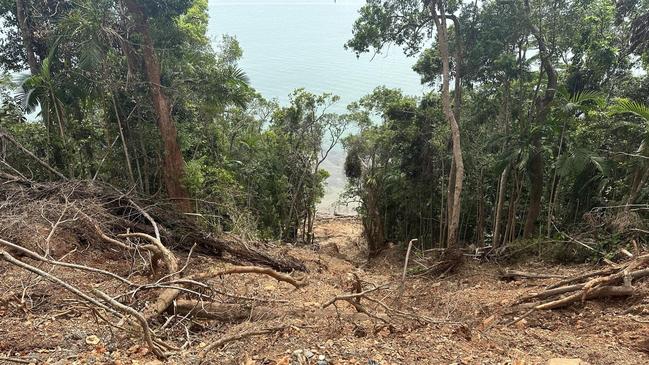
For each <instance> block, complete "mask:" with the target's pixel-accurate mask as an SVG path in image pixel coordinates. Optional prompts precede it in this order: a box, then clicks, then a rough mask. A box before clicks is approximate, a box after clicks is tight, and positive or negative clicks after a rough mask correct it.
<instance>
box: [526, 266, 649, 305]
mask: <svg viewBox="0 0 649 365" xmlns="http://www.w3.org/2000/svg"><path fill="white" fill-rule="evenodd" d="M624 276H625V275H623V274H621V275H616V276H615V277H614V278H613V279H609V280H607V283H609V284H610V283H614V282H621V281H622V280H623V278H624ZM628 276H629V277H631V278H632V279H639V278H643V277H645V276H649V269H642V270H637V271H632V272H630V273H628ZM585 287H586V283H582V284H575V285H570V286H563V287H559V288H554V289H550V290H545V291H542V292H540V293H535V294H532V295H528V296H526V297H523V298H520V299H519V300H517V301H516V303H523V302H527V301H530V300H534V299H544V298H549V297H552V296H555V295H560V294H565V293H569V292H573V291H577V290H583V289H584V288H585Z"/></svg>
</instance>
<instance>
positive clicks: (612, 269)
mask: <svg viewBox="0 0 649 365" xmlns="http://www.w3.org/2000/svg"><path fill="white" fill-rule="evenodd" d="M618 270H619V268H615V267H607V268H605V269H602V270H596V271H591V272H587V273H585V274H581V275H577V276H573V277H570V278H566V279H565V280H561V281H559V282H558V283H556V284H552V285H549V286H548V287H547V288H546V289H554V288H558V287H561V286H564V285H568V284H572V283H576V282H579V281H582V280H585V279H589V278H592V277H594V276H600V275H610V274H612V273H614V272H616V271H618Z"/></svg>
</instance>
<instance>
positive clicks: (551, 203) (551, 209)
mask: <svg viewBox="0 0 649 365" xmlns="http://www.w3.org/2000/svg"><path fill="white" fill-rule="evenodd" d="M566 125H567V119H566V120H564V122H563V127H562V128H561V137H560V138H559V149H558V150H557V156H556V157H555V159H554V160H555V164H554V171H553V173H552V184H551V185H550V195H549V197H548V220H547V227H546V236H547V237H550V235H551V234H552V223H553V220H554V207H555V202H556V200H557V199H556V195H557V186H558V169H557V162H558V161H559V158H561V153H562V152H563V138H564V136H565V133H566Z"/></svg>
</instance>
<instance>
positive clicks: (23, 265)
mask: <svg viewBox="0 0 649 365" xmlns="http://www.w3.org/2000/svg"><path fill="white" fill-rule="evenodd" d="M0 256H1V257H2V259H3V260H5V261H7V262H9V263H11V264H14V265H16V266H18V267H20V268H22V269H25V270H27V271H30V272H32V273H34V274H36V275H39V276H41V277H43V278H45V279H47V280H49V281H51V282H53V283H56V284H59V285H61V286H62V287H64V288H65V289H67V290H68V291H70V292H72V293H73V294H75V295H76V296H78V297H80V298H82V299H84V300H85V301H87V302H89V303H91V304H93V305H96V306H97V307H99V308H103V309H105V310H107V311H109V312H111V313H113V314H115V315H118V316H119V313H118V312H116V311H115V310H114V309H112V308H110V307H108V306H107V305H105V304H103V303H101V302H99V301H97V300H96V299H94V298H92V297H90V296H89V295H88V294H85V293H84V292H82V291H81V290H80V289H78V288H76V287H75V286H73V285H71V284H68V283H67V282H65V281H63V280H61V279H59V278H58V277H56V276H54V275H52V274H50V273H47V272H45V271H43V270H41V269H39V268H37V267H34V266H32V265H29V264H26V263H24V262H22V261H20V260H17V259H16V258H14V257H13V256H11V255H10V254H9V253H8V252H7V251H4V250H0Z"/></svg>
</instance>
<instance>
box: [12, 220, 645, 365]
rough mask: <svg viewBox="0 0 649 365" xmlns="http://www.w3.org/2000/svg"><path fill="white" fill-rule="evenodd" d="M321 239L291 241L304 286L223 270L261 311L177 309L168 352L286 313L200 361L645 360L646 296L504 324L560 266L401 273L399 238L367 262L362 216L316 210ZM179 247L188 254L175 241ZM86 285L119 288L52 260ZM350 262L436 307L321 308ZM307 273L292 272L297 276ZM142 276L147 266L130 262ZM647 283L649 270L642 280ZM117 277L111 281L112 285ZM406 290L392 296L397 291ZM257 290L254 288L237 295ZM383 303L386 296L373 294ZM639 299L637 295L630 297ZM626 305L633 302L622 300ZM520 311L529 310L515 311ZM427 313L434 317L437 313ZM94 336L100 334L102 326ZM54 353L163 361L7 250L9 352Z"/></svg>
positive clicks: (80, 251)
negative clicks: (321, 214) (306, 243)
mask: <svg viewBox="0 0 649 365" xmlns="http://www.w3.org/2000/svg"><path fill="white" fill-rule="evenodd" d="M316 228H317V230H316V242H317V244H318V245H317V246H319V247H320V249H319V250H318V249H317V248H314V247H308V248H299V247H295V248H286V247H285V246H280V245H278V246H276V247H274V248H272V250H274V251H275V253H290V254H291V255H292V256H294V257H296V258H299V259H301V260H303V261H304V262H305V263H306V265H307V267H308V269H309V273H308V274H307V275H308V280H309V285H308V286H306V287H304V288H300V289H297V290H296V289H295V288H293V287H292V286H290V285H289V284H287V283H284V282H277V281H276V280H274V279H272V278H270V277H265V276H260V275H254V274H244V275H228V276H224V277H222V278H219V279H218V280H217V281H214V282H212V285H213V286H214V287H216V288H218V289H219V290H220V291H221V292H222V293H226V294H228V295H230V296H225V295H219V296H218V298H219V299H220V300H221V301H223V302H225V303H239V304H240V303H247V304H248V305H250V306H252V307H253V309H252V313H254V316H252V317H251V318H250V320H244V321H243V322H237V323H216V322H209V321H200V320H192V321H182V322H180V321H171V322H170V325H169V328H170V331H171V332H172V333H173V334H174V338H170V339H168V340H170V341H173V342H174V343H175V344H177V345H178V346H182V350H181V351H180V352H179V353H178V354H177V355H174V356H172V357H171V358H170V359H169V360H168V363H171V364H174V363H175V364H193V363H198V362H199V359H198V358H197V356H196V354H197V353H198V351H200V349H201V348H204V347H205V346H206V345H208V344H209V343H211V342H213V341H216V340H217V339H219V338H222V337H223V336H231V335H236V334H238V333H242V332H245V331H250V330H255V329H257V330H258V329H265V328H270V327H276V326H280V325H288V326H292V327H288V328H286V329H284V330H280V331H277V332H274V333H271V334H266V335H260V336H254V337H249V338H245V339H242V340H239V341H233V342H229V343H228V344H226V345H225V346H224V347H221V348H218V349H215V350H214V351H212V352H211V353H210V354H209V355H208V357H207V359H205V363H210V364H245V365H252V364H267V365H271V364H276V365H292V364H293V363H292V362H291V357H292V354H293V352H294V351H296V350H308V351H304V353H307V352H312V353H313V354H314V356H313V357H312V358H311V360H309V361H307V362H303V364H316V363H317V357H318V356H319V355H324V356H326V359H327V362H328V363H329V364H348V365H351V364H359V365H360V364H382V365H387V364H518V365H521V364H546V363H547V361H548V359H551V358H579V359H581V360H582V361H584V362H585V363H588V364H593V365H596V364H602V365H605V364H606V365H609V364H628V365H639V364H649V355H648V353H647V351H649V310H648V308H649V301H648V300H647V299H644V298H642V297H632V298H627V299H615V300H597V301H588V302H585V303H579V304H575V305H572V306H570V307H567V308H565V309H561V310H553V311H544V312H535V313H533V314H531V315H530V316H529V317H527V318H526V319H525V320H524V321H521V322H518V323H517V324H514V325H511V326H506V325H505V323H506V322H508V321H510V320H511V319H512V318H513V317H512V315H511V314H508V312H509V311H510V310H511V304H512V303H513V302H514V301H515V299H516V298H518V297H520V296H522V295H524V294H528V293H530V292H534V291H538V290H541V289H542V288H543V287H544V286H545V285H547V284H550V283H553V282H555V281H556V279H534V280H521V281H509V282H507V281H501V280H500V279H499V272H500V271H499V270H501V269H502V267H498V266H497V265H495V264H489V263H487V264H485V263H477V262H472V261H470V260H468V261H467V262H466V263H465V264H464V265H463V266H462V268H461V269H459V271H458V272H455V273H452V274H450V275H449V276H447V277H444V278H437V277H435V278H431V277H414V276H411V277H409V278H408V279H407V280H406V283H405V286H404V288H403V292H402V293H400V292H399V289H398V284H399V283H400V280H401V273H402V271H401V270H402V265H403V261H402V259H401V258H402V257H403V248H402V247H394V248H391V249H390V250H388V252H386V253H385V254H384V255H383V256H381V257H380V258H377V259H375V260H373V261H372V262H371V263H369V264H368V263H366V262H365V260H364V244H363V240H362V237H361V226H360V223H359V221H358V220H356V219H354V218H332V219H320V220H319V221H318V223H317V227H316ZM74 246H76V251H75V252H73V253H72V254H70V255H69V256H68V257H67V259H68V260H70V261H73V260H80V261H82V262H84V263H86V264H92V265H95V266H97V267H101V268H107V269H111V270H113V271H116V272H119V273H121V274H126V273H128V272H129V271H130V270H131V266H130V265H131V263H130V262H129V261H127V260H125V259H124V257H123V255H121V254H118V253H115V252H111V251H106V250H100V249H98V248H94V247H93V246H92V245H91V244H84V243H79V242H75V243H74ZM178 255H179V257H182V258H183V259H184V258H185V257H186V253H185V254H181V253H178ZM190 263H191V265H190V268H191V271H195V272H199V271H201V270H204V269H206V268H214V267H224V268H225V267H228V266H229V265H228V264H225V263H223V262H221V261H218V260H217V259H215V258H212V257H208V256H200V255H195V256H192V259H191V261H190ZM511 268H512V269H519V270H525V271H532V272H539V273H552V274H563V275H570V274H575V273H578V272H583V271H586V270H589V269H592V267H589V266H586V265H580V266H549V265H547V264H543V263H534V262H527V263H524V264H521V265H517V266H513V267H511ZM51 273H52V274H55V275H58V276H60V277H62V278H65V279H66V280H68V281H70V282H72V283H74V284H75V285H78V286H85V287H87V286H92V285H97V286H99V287H101V288H102V289H104V290H105V291H108V292H110V291H111V290H110V289H111V288H107V287H106V286H105V285H107V284H106V283H108V281H105V278H103V277H101V276H99V275H89V274H87V273H79V272H71V271H69V270H62V269H58V268H57V269H54V270H53V271H51ZM353 274H356V275H358V277H359V278H360V279H361V280H362V282H363V283H364V287H365V288H367V287H371V286H372V284H374V285H380V284H383V283H392V285H391V286H390V287H389V289H387V290H381V291H376V292H374V293H372V294H371V295H372V296H373V297H374V298H376V299H377V300H380V301H382V302H384V303H385V304H386V305H389V306H390V307H392V308H399V309H400V310H401V311H403V312H407V313H414V314H416V315H418V316H425V317H427V318H433V319H436V320H439V322H440V323H436V324H433V323H424V321H417V320H405V319H402V320H399V319H395V318H390V319H389V321H390V325H385V324H383V323H382V322H381V321H377V320H373V319H372V318H370V317H368V316H367V315H365V314H361V313H357V312H356V310H355V309H354V308H353V307H352V306H351V305H349V304H348V303H346V302H337V304H336V306H329V307H327V308H324V309H323V308H322V307H321V305H322V304H323V303H325V302H327V301H328V300H329V299H331V298H333V297H334V296H336V295H342V294H347V293H349V292H350V290H351V287H352V285H353ZM299 275H300V274H296V276H299ZM130 279H131V280H133V281H138V282H139V281H141V282H146V281H147V280H148V278H147V277H146V276H145V275H144V274H141V276H139V274H138V275H133V276H132V277H131V278H130ZM634 285H635V286H637V287H638V288H640V289H641V291H644V292H646V291H647V288H648V287H647V284H646V283H642V282H640V283H635V284H634ZM112 289H116V288H112ZM399 294H401V295H400V300H399V301H395V298H397V297H399ZM232 295H236V296H239V297H247V298H253V299H255V300H246V299H242V298H234V297H232ZM367 308H368V309H370V310H371V311H373V312H375V313H377V314H380V313H381V308H380V307H379V306H376V305H371V303H369V304H367ZM630 308H636V309H635V310H633V311H630V312H629V311H628V309H630ZM627 312H629V313H627ZM519 314H520V313H519ZM429 322H430V321H429ZM93 336H96V338H95V337H93ZM15 361H23V362H24V363H52V364H86V363H87V364H91V363H92V364H150V365H153V364H160V362H158V360H156V359H155V357H154V356H153V355H152V354H150V353H148V351H147V349H146V347H145V346H144V345H143V343H141V341H140V339H138V338H133V337H131V336H128V335H127V334H124V333H121V330H119V329H115V328H112V329H111V328H110V326H108V325H106V322H104V321H102V320H101V319H100V318H98V317H97V314H96V313H94V312H93V311H91V310H89V309H88V308H87V307H86V306H85V305H83V304H82V303H81V302H80V301H79V300H78V299H77V298H75V297H73V296H72V295H70V294H69V293H67V292H65V291H63V290H62V289H61V288H59V287H58V286H57V285H55V284H52V283H49V282H46V281H43V280H40V279H39V278H38V277H36V276H35V275H33V274H30V273H27V272H24V271H22V270H20V269H18V268H16V267H12V266H9V265H8V264H7V263H5V262H0V363H8V364H9V363H15Z"/></svg>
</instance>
